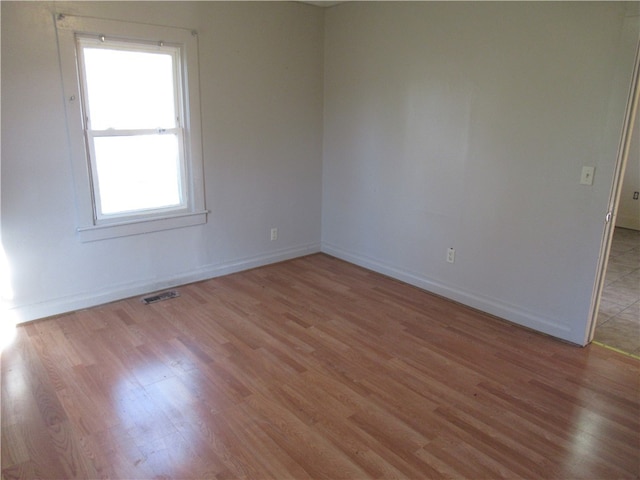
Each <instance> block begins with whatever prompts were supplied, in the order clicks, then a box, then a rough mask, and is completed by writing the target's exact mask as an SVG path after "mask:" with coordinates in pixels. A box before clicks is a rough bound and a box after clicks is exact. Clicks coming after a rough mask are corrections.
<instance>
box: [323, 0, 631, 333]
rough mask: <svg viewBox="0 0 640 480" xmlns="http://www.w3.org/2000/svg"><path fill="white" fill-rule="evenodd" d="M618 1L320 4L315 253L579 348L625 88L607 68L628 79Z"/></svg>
mask: <svg viewBox="0 0 640 480" xmlns="http://www.w3.org/2000/svg"><path fill="white" fill-rule="evenodd" d="M636 6H637V5H636ZM633 8H634V7H633V6H632V5H631V4H628V5H625V4H620V3H608V2H603V3H591V2H557V3H555V2H531V3H524V2H522V3H521V2H513V3H512V2H496V3H493V2H473V3H472V2H435V3H429V2H406V3H405V2H379V3H378V2H371V3H361V2H354V3H346V4H342V5H339V6H336V7H333V8H331V9H329V10H328V11H327V13H326V16H325V84H324V87H325V90H324V95H325V96H324V99H325V107H324V153H323V210H322V248H323V250H324V251H326V252H328V253H331V254H334V255H336V256H338V257H341V258H344V259H347V260H350V261H352V262H355V263H358V264H360V265H363V266H366V267H368V268H372V269H374V270H377V271H380V272H383V273H386V274H389V275H392V276H394V277H397V278H400V279H402V280H405V281H408V282H410V283H413V284H415V285H418V286H421V287H423V288H426V289H427V290H431V291H433V292H436V293H439V294H443V295H445V296H448V297H450V298H453V299H456V300H459V301H461V302H463V303H466V304H468V305H471V306H474V307H477V308H480V309H482V310H485V311H488V312H490V313H494V314H496V315H499V316H501V317H503V318H506V319H508V320H512V321H514V322H516V323H519V324H522V325H525V326H528V327H532V328H535V329H537V330H540V331H543V332H546V333H549V334H552V335H554V336H557V337H560V338H563V339H566V340H569V341H572V342H575V343H579V344H583V343H585V341H586V339H585V332H586V331H587V322H588V317H589V306H590V298H591V294H592V289H593V284H594V278H595V272H596V267H597V261H598V255H599V250H600V241H601V238H602V233H603V218H604V214H605V212H606V208H607V200H608V196H609V191H610V188H611V182H612V178H613V169H614V165H615V160H616V148H617V143H618V140H619V136H620V131H621V130H620V129H621V125H622V121H623V116H624V106H625V100H626V95H627V91H623V90H624V89H617V90H615V91H614V89H613V85H614V76H615V73H616V72H620V71H622V72H623V73H624V74H625V75H628V78H630V74H631V70H632V68H631V67H632V63H633V54H634V51H633V48H626V49H625V50H623V44H624V42H622V34H621V32H622V30H623V22H624V16H625V12H627V11H628V10H632V9H633ZM636 33H637V30H636ZM636 38H637V35H636ZM583 165H591V166H595V167H596V175H595V182H594V184H593V186H584V185H579V178H580V171H581V167H582V166H583ZM447 247H454V248H455V249H456V261H455V263H454V264H448V263H446V262H445V252H446V250H447ZM451 321H452V322H453V323H455V319H451Z"/></svg>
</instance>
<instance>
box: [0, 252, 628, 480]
mask: <svg viewBox="0 0 640 480" xmlns="http://www.w3.org/2000/svg"><path fill="white" fill-rule="evenodd" d="M178 290H179V292H180V296H179V297H177V298H174V299H172V300H167V301H163V302H158V303H154V304H150V305H145V304H143V303H142V302H141V301H140V299H139V298H131V299H128V300H123V301H120V302H114V303H112V304H108V305H103V306H100V307H97V308H94V309H89V310H84V311H79V312H74V313H70V314H67V315H60V316H57V317H54V318H51V319H45V320H42V321H38V322H33V323H30V324H27V325H23V326H20V327H19V328H18V332H17V333H18V334H17V338H16V340H15V342H14V343H13V344H12V345H11V346H9V347H7V348H6V349H5V351H4V352H3V353H2V359H1V360H2V361H1V362H0V368H1V378H0V380H1V387H2V392H1V400H2V401H1V402H0V410H1V418H0V422H1V424H2V445H1V448H0V449H1V454H2V455H1V458H2V469H1V470H2V478H3V479H14V478H15V479H31V478H113V479H116V478H118V479H122V478H192V479H215V480H224V479H268V478H273V479H316V478H318V479H320V478H327V479H338V478H349V479H365V478H372V479H392V478H398V479H401V478H403V479H406V478H412V479H414V478H415V479H417V478H433V479H436V478H447V479H456V478H469V479H476V478H509V479H511V478H527V479H531V478H541V479H542V478H544V479H554V478H555V479H563V480H564V479H568V478H571V479H574V478H575V479H609V478H620V479H625V478H628V479H636V480H637V479H638V478H640V362H639V361H638V360H637V359H633V358H631V357H628V356H625V355H622V354H619V353H617V352H613V351H611V350H607V349H604V348H602V347H599V346H597V345H592V346H588V347H585V348H579V347H576V346H572V345H568V344H566V343H563V342H560V341H557V340H554V339H552V338H549V337H548V336H545V335H541V334H537V333H535V332H532V331H530V330H527V329H524V328H520V327H518V326H515V325H513V324H510V323H508V322H505V321H502V320H500V319H497V318H495V317H492V316H490V315H487V314H483V313H480V312H477V311H475V310H473V309H470V308H468V307H464V306H461V305H458V304H456V303H454V302H451V301H449V300H446V299H443V298H441V297H437V296H434V295H431V294H429V293H427V292H424V291H421V290H419V289H417V288H415V287H412V286H409V285H406V284H403V283H402V282H399V281H396V280H393V279H390V278H388V277H385V276H382V275H378V274H376V273H373V272H371V271H367V270H365V269H362V268H359V267H356V266H354V265H350V264H348V263H345V262H343V261H340V260H337V259H335V258H332V257H329V256H327V255H322V254H317V255H311V256H307V257H302V258H298V259H295V260H291V261H287V262H283V263H279V264H275V265H271V266H267V267H262V268H258V269H254V270H250V271H246V272H240V273H236V274H233V275H228V276H225V277H219V278H215V279H211V280H207V281H203V282H198V283H194V284H191V285H186V286H183V287H180V288H179V289H178Z"/></svg>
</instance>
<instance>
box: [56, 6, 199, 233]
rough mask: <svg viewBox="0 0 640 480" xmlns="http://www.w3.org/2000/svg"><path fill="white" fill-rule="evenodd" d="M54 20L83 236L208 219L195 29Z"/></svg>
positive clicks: (133, 230)
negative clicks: (203, 177)
mask: <svg viewBox="0 0 640 480" xmlns="http://www.w3.org/2000/svg"><path fill="white" fill-rule="evenodd" d="M56 24H57V28H58V38H59V47H60V60H61V67H62V73H63V80H64V88H65V100H66V103H67V120H68V124H69V137H70V144H71V150H72V161H73V166H74V171H75V182H76V193H77V201H78V206H79V208H78V210H79V220H80V225H79V227H78V232H79V234H80V237H81V239H82V240H85V241H91V240H101V239H105V238H111V237H117V236H123V235H132V234H138V233H145V232H150V231H156V230H163V229H168V228H177V227H183V226H190V225H196V224H200V223H204V222H205V221H206V211H205V209H204V188H203V185H202V153H201V134H200V123H199V118H200V113H199V99H198V83H197V79H198V72H197V50H196V49H197V38H196V36H195V34H194V32H191V31H188V30H184V29H177V28H169V27H160V26H151V25H139V24H130V23H127V22H116V21H110V20H98V19H89V18H81V17H71V16H65V15H58V16H57V17H56Z"/></svg>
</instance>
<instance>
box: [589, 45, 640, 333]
mask: <svg viewBox="0 0 640 480" xmlns="http://www.w3.org/2000/svg"><path fill="white" fill-rule="evenodd" d="M639 98H640V40H638V41H637V44H636V54H635V60H634V64H633V74H632V76H631V85H630V86H629V95H628V97H627V105H626V108H625V114H624V115H625V116H624V123H623V126H622V134H621V136H620V142H619V144H618V153H617V156H616V166H615V169H614V173H613V184H612V186H611V193H610V195H609V203H608V205H607V213H606V215H605V218H604V231H603V235H602V242H601V245H600V256H599V258H598V267H597V270H596V278H595V283H594V287H593V294H592V296H591V307H590V311H589V323H588V325H589V328H588V329H587V332H586V333H587V334H586V338H585V345H586V344H589V343H591V341H592V340H593V336H594V334H595V330H596V323H597V319H598V310H599V309H600V299H601V296H602V290H603V289H604V279H605V275H606V273H607V266H608V264H609V253H610V251H611V241H612V239H613V232H614V229H615V225H616V215H617V212H618V204H619V203H620V193H621V191H622V182H623V180H624V172H625V169H626V167H627V161H628V158H629V148H630V145H631V137H632V135H633V127H634V121H635V118H636V115H637V111H638V99H639Z"/></svg>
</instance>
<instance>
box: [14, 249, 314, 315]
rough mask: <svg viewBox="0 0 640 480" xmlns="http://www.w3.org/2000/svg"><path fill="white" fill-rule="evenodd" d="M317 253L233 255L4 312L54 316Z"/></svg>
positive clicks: (282, 252)
mask: <svg viewBox="0 0 640 480" xmlns="http://www.w3.org/2000/svg"><path fill="white" fill-rule="evenodd" d="M318 252H320V244H319V243H312V244H308V245H302V246H297V247H292V248H285V249H281V250H276V251H272V252H269V253H265V254H260V255H253V256H249V257H243V258H237V259H234V260H229V261H227V262H223V263H220V264H215V265H206V266H203V267H201V268H198V269H197V270H193V271H189V272H184V273H182V274H180V275H175V276H172V277H168V278H163V279H160V280H158V279H153V280H151V279H147V280H141V281H138V282H131V283H126V284H120V285H114V286H112V287H111V288H109V289H107V290H106V291H105V290H101V291H100V292H84V293H81V294H78V295H72V296H68V297H64V298H56V299H52V300H47V301H44V302H39V303H32V304H25V305H18V306H13V307H11V306H10V307H9V308H8V313H9V315H10V316H11V319H12V321H14V322H15V323H24V322H29V321H33V320H38V319H42V318H46V317H51V316H54V315H60V314H64V313H69V312H73V311H77V310H83V309H85V308H91V307H96V306H98V305H104V304H105V303H109V302H114V301H117V300H122V299H125V298H129V297H135V296H137V295H145V294H148V293H152V292H157V291H160V290H164V289H167V288H175V287H179V286H181V285H186V284H188V283H193V282H199V281H202V280H208V279H210V278H215V277H221V276H223V275H229V274H231V273H236V272H241V271H243V270H249V269H252V268H256V267H262V266H265V265H269V264H272V263H278V262H282V261H285V260H290V259H292V258H298V257H302V256H305V255H310V254H313V253H318Z"/></svg>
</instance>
